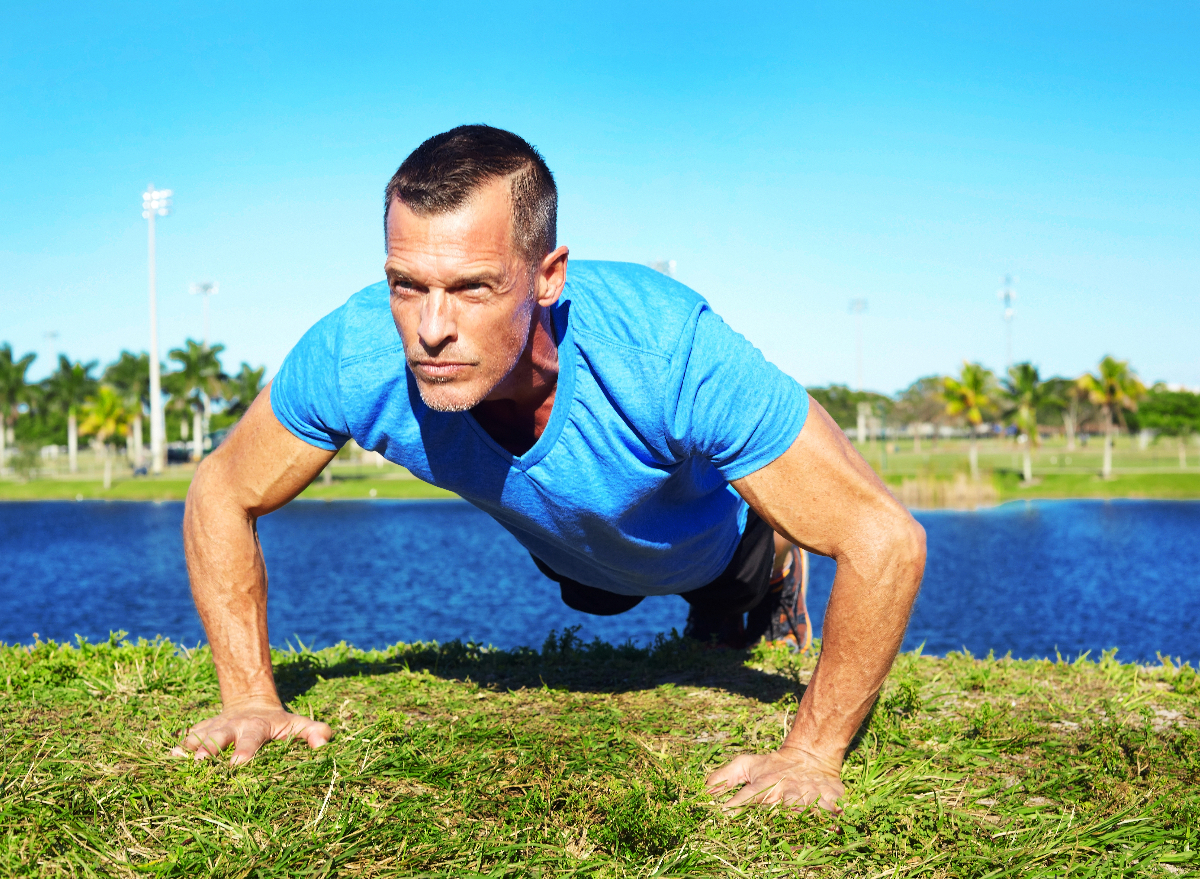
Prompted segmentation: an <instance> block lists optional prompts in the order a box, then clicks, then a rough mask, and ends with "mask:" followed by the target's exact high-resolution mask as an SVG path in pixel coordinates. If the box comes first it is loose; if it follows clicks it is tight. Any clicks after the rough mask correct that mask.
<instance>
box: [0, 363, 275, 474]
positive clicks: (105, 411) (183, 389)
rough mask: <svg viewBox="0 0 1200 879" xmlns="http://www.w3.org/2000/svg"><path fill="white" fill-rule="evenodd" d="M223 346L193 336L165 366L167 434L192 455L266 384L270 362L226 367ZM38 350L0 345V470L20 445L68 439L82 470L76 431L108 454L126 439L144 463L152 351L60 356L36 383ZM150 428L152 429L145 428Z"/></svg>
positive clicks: (133, 458) (33, 446)
mask: <svg viewBox="0 0 1200 879" xmlns="http://www.w3.org/2000/svg"><path fill="white" fill-rule="evenodd" d="M224 350H225V346H224V345H203V344H201V343H199V342H196V341H195V340H194V339H188V340H187V341H186V342H185V343H184V345H183V347H181V348H173V349H171V351H169V352H168V354H167V358H168V360H169V361H170V365H171V366H173V367H174V369H170V370H169V369H167V367H166V364H164V365H163V368H162V390H163V398H164V401H163V408H164V413H165V416H166V418H165V420H166V424H167V439H168V441H169V440H173V439H177V440H180V441H184V440H189V439H190V440H191V443H192V451H191V455H190V456H191V457H193V458H198V457H200V456H201V455H202V454H203V449H204V444H203V441H204V437H205V435H207V434H208V433H209V432H210V431H212V430H217V429H220V428H223V427H227V426H229V425H231V424H233V423H234V422H235V421H237V419H238V418H240V417H241V416H242V413H244V412H245V411H246V409H248V408H249V406H250V404H251V403H252V402H253V401H254V398H255V397H256V396H258V392H259V391H260V390H262V387H263V376H264V375H265V374H266V367H259V368H257V369H256V368H254V367H252V366H250V364H248V363H242V365H241V369H240V370H239V371H238V372H237V373H236V374H235V375H228V374H226V373H225V371H224V369H223V368H222V366H221V352H222V351H224ZM36 359H37V355H36V354H32V353H30V354H26V355H24V356H23V357H19V358H18V357H15V356H14V355H13V349H12V346H11V345H10V344H8V343H7V342H6V343H4V344H2V345H0V469H3V467H4V464H5V461H6V458H7V456H8V454H9V450H10V449H11V447H13V446H14V445H15V446H16V447H17V449H19V450H23V451H24V452H25V454H27V455H28V454H30V453H31V452H32V451H33V450H36V449H37V448H39V447H44V446H62V445H65V446H67V450H68V458H69V467H70V470H71V472H74V471H75V469H76V452H77V447H78V438H79V437H80V436H90V437H92V438H93V440H94V442H95V443H96V445H97V446H98V447H99V449H100V450H101V451H102V453H104V455H105V458H106V465H105V473H106V479H107V478H109V477H110V475H111V460H110V456H109V454H108V452H109V451H111V450H112V447H113V446H114V445H116V444H118V443H119V442H120V441H121V440H122V439H123V440H124V442H125V445H126V447H127V450H128V454H129V458H130V459H131V461H132V462H133V464H134V466H135V467H141V466H142V464H143V456H144V448H143V421H144V419H145V418H146V417H147V414H148V413H149V411H150V357H149V355H147V354H146V353H145V352H142V353H140V354H134V353H132V352H129V351H122V352H121V354H120V356H119V357H118V358H117V359H116V360H115V361H114V362H112V363H110V364H108V365H107V366H105V367H104V368H103V369H102V370H101V369H99V365H100V364H99V361H96V360H93V361H91V362H89V363H83V362H81V361H78V360H75V361H72V360H71V359H70V358H68V357H67V356H66V355H65V354H60V355H58V363H57V366H56V368H55V369H54V371H53V372H51V373H50V375H48V376H47V377H46V378H44V379H42V380H41V381H40V382H30V381H29V380H28V378H27V375H28V372H29V368H30V366H32V365H33V363H34V362H35V360H36ZM147 432H148V431H147Z"/></svg>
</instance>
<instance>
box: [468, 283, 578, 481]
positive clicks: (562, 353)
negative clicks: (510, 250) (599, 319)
mask: <svg viewBox="0 0 1200 879" xmlns="http://www.w3.org/2000/svg"><path fill="white" fill-rule="evenodd" d="M564 292H565V291H564ZM570 305H571V303H570V301H569V300H563V299H560V300H559V301H558V303H556V304H555V306H554V307H553V309H551V311H550V324H551V327H552V328H553V330H554V337H555V345H556V346H557V348H558V378H557V380H556V382H555V386H554V404H553V406H552V408H551V410H550V420H549V421H548V422H546V429H545V430H543V431H542V435H541V436H539V437H538V439H537V442H535V443H534V444H533V445H532V446H531V447H530V449H529V451H527V452H525V454H523V455H514V454H513V453H512V452H510V451H509V450H508V449H506V448H504V447H503V446H502V445H500V444H499V443H498V442H496V441H495V440H494V439H493V438H492V435H491V434H489V433H488V432H487V431H486V430H484V429H483V425H481V424H480V423H479V421H478V420H476V418H475V416H474V415H472V414H471V413H470V412H463V413H461V415H462V417H463V418H464V419H465V420H466V422H467V424H469V425H471V427H472V429H474V431H475V432H476V433H477V434H479V436H480V437H481V438H482V439H483V442H484V444H485V445H487V447H488V448H490V449H491V450H492V451H493V452H495V453H496V454H497V455H499V456H500V458H501V459H502V460H503V461H504V462H505V463H506V464H508V465H509V466H510V467H512V468H513V469H514V470H521V471H526V470H528V469H529V468H530V467H533V466H534V465H535V464H537V463H538V461H540V460H542V458H544V457H546V455H547V454H548V453H549V451H550V450H551V449H552V448H553V447H554V444H555V443H556V442H557V441H558V437H559V435H560V434H561V433H562V429H563V427H564V426H565V425H566V423H567V413H568V411H569V410H570V408H571V402H572V400H574V398H575V338H574V334H573V333H572V332H571V322H570V319H569V317H570Z"/></svg>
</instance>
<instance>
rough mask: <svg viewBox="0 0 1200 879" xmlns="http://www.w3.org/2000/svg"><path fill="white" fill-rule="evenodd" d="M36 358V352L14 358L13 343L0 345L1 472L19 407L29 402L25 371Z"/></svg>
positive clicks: (1, 471) (0, 471)
mask: <svg viewBox="0 0 1200 879" xmlns="http://www.w3.org/2000/svg"><path fill="white" fill-rule="evenodd" d="M36 359H37V355H36V354H26V355H25V356H24V357H22V358H21V359H20V360H14V359H13V351H12V345H9V344H8V343H7V342H5V343H4V344H3V345H0V473H3V472H4V468H5V461H6V460H7V457H8V432H9V431H10V430H15V425H16V423H17V411H18V407H19V406H20V405H21V404H22V403H27V402H29V385H28V384H27V383H26V381H25V373H26V372H28V370H29V365H30V364H31V363H33V361H34V360H36Z"/></svg>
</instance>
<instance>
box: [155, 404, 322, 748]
mask: <svg viewBox="0 0 1200 879" xmlns="http://www.w3.org/2000/svg"><path fill="white" fill-rule="evenodd" d="M270 394H271V392H270V386H269V385H268V387H267V390H264V391H263V392H262V393H261V394H259V395H258V398H257V399H256V400H255V401H254V403H253V404H252V405H251V406H250V409H249V411H247V412H246V414H245V415H243V416H242V420H241V421H239V422H238V424H237V426H236V427H235V428H234V429H233V431H232V432H231V433H230V434H229V436H228V437H226V439H225V441H224V442H223V443H221V445H220V446H218V447H217V448H216V449H215V450H213V453H212V454H211V455H209V456H208V457H207V458H205V459H204V460H203V461H202V462H201V463H200V466H199V467H197V468H196V475H195V476H194V477H193V478H192V484H191V486H190V487H189V488H188V495H187V506H186V507H185V508H184V514H183V548H184V554H185V555H186V557H187V566H188V576H189V577H190V579H191V583H192V597H193V598H194V599H195V601H196V610H197V611H199V613H200V619H201V620H202V621H203V622H204V630H205V632H207V633H208V643H209V646H211V647H212V654H213V662H214V663H215V664H216V667H217V679H218V681H219V683H220V686H221V704H222V705H223V706H224V709H223V710H222V712H221V713H220V714H219V715H217V716H216V717H212V718H209V719H208V720H205V721H203V722H202V723H199V724H197V725H196V726H194V727H192V728H191V729H190V730H188V731H187V735H186V738H185V739H184V741H183V743H182V744H180V745H179V746H178V747H176V748H174V749H173V750H172V751H171V753H172V754H175V755H177V756H181V757H182V756H185V755H186V754H189V753H191V754H194V755H195V757H196V759H198V760H200V759H204V758H206V757H215V756H217V755H218V754H220V753H221V752H222V751H224V750H225V749H226V748H229V747H230V746H232V747H233V749H234V750H233V759H232V761H231V762H232V763H233V764H234V765H235V766H236V765H238V764H241V763H245V762H246V761H247V760H249V759H250V758H251V757H253V756H254V754H255V752H257V751H258V749H259V748H261V747H262V746H263V745H264V744H266V743H267V742H270V741H276V740H278V739H292V738H300V739H304V740H305V741H306V742H308V744H309V746H310V747H313V748H318V747H320V746H321V745H323V744H325V743H326V742H328V741H329V739H330V736H332V735H333V731H332V730H331V729H330V728H329V727H328V725H326V724H324V723H317V722H316V721H313V720H310V719H309V718H307V717H300V716H299V715H296V714H289V713H288V712H287V711H285V710H284V708H283V705H282V703H281V702H280V700H279V697H278V695H277V691H276V689H275V679H274V676H273V675H272V673H271V644H270V641H269V639H268V637H267V568H266V565H265V564H264V562H263V556H262V549H261V548H260V546H259V543H258V528H257V521H258V518H259V517H260V516H265V515H266V514H267V513H270V512H271V511H272V510H277V509H279V507H281V506H283V505H284V504H286V503H287V502H288V501H290V500H291V499H292V498H294V497H295V496H296V495H297V494H299V493H300V492H301V491H302V490H303V489H304V487H305V486H306V485H308V484H309V483H310V482H312V480H313V479H315V478H316V476H317V474H319V473H320V472H321V470H322V469H324V467H325V466H326V465H327V464H328V463H329V461H330V460H331V459H332V458H333V454H334V453H333V452H332V451H330V450H327V449H319V448H317V447H315V446H310V445H308V444H307V443H305V442H303V441H301V440H299V439H297V438H296V437H294V436H292V434H291V433H290V432H289V431H288V430H287V428H285V427H284V426H283V425H282V424H280V423H279V421H278V420H277V419H276V418H275V414H274V412H273V411H272V409H271V397H270Z"/></svg>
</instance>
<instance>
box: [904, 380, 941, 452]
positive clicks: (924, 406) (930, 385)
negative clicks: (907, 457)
mask: <svg viewBox="0 0 1200 879" xmlns="http://www.w3.org/2000/svg"><path fill="white" fill-rule="evenodd" d="M944 389H945V379H944V378H943V377H942V376H940V375H927V376H925V377H924V378H919V379H917V380H916V381H915V382H913V383H912V384H911V385H909V386H908V387H907V388H905V389H904V390H903V391H901V392H900V396H899V397H898V398H897V400H896V407H895V409H894V410H893V414H894V415H895V416H896V417H897V418H899V419H900V420H901V421H904V422H905V423H907V424H910V425H911V426H912V432H913V452H914V453H916V454H918V455H919V454H920V453H921V429H922V428H923V427H924V426H925V425H927V424H929V425H932V426H933V427H934V433H933V442H934V448H935V449H936V448H937V423H938V422H939V421H941V418H942V416H943V415H945V414H946V405H945V401H944V400H943V399H942V391H943V390H944Z"/></svg>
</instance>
